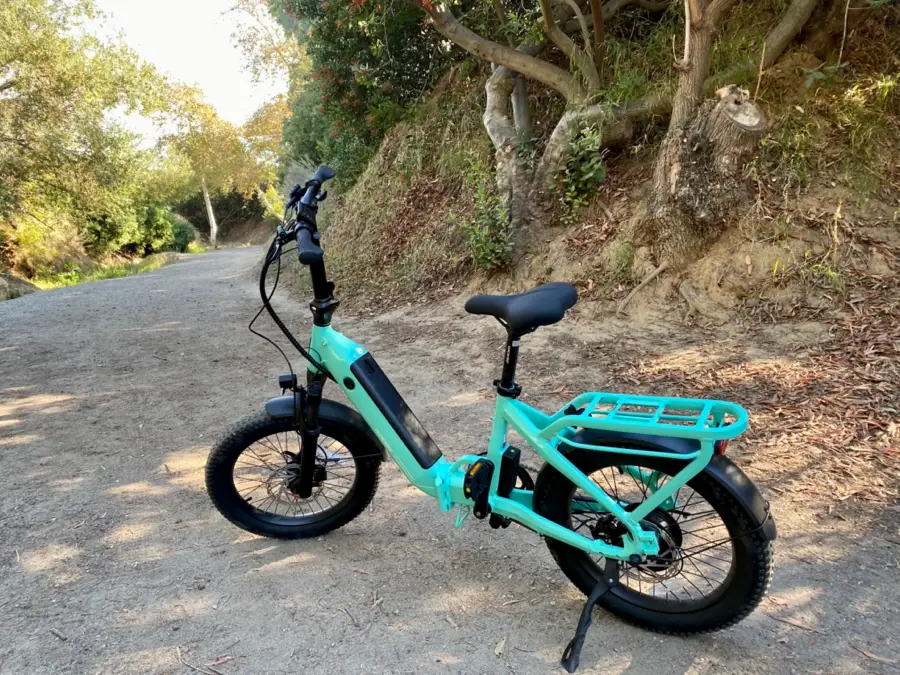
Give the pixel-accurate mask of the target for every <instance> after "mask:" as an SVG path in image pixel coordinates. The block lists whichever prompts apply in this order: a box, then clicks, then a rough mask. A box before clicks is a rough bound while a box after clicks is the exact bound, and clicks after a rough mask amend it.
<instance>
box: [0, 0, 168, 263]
mask: <svg viewBox="0 0 900 675" xmlns="http://www.w3.org/2000/svg"><path fill="white" fill-rule="evenodd" d="M101 19H102V16H101V15H100V14H99V13H98V12H97V11H96V9H95V7H94V5H93V3H92V2H91V0H6V1H5V2H3V3H0V64H2V66H0V186H2V188H0V231H2V232H3V233H4V234H3V240H4V246H3V251H2V253H0V255H2V256H3V258H4V261H5V263H6V264H8V265H9V266H11V267H13V268H16V269H17V270H18V271H19V272H22V273H25V274H26V275H27V274H34V273H35V272H36V271H37V269H38V268H41V267H46V266H51V267H52V266H53V265H54V264H56V263H57V262H58V263H59V264H64V263H65V262H66V261H68V262H70V263H71V262H74V261H77V260H79V259H80V257H83V249H86V250H87V251H88V252H89V253H90V254H92V255H94V256H100V255H103V254H105V253H107V252H110V251H116V250H121V249H124V248H128V247H131V249H133V250H138V249H141V248H147V247H148V246H149V247H150V248H151V249H152V248H155V247H156V246H158V245H161V242H160V240H158V238H157V234H158V233H159V231H161V230H160V227H162V229H165V228H164V227H163V226H161V224H160V221H159V220H158V219H156V218H151V219H150V220H149V221H148V219H147V216H148V212H149V211H148V210H149V209H151V208H153V207H158V208H162V209H164V208H165V207H166V205H167V204H168V203H170V202H171V200H173V199H174V198H176V197H177V196H178V194H179V193H180V191H181V190H182V189H183V186H184V175H185V174H184V172H183V167H182V166H181V165H180V164H179V162H178V161H177V160H175V159H173V158H169V157H166V156H164V155H162V156H161V155H160V154H159V153H157V152H151V151H147V150H144V149H141V148H140V147H139V145H138V138H137V137H136V136H135V135H134V134H132V133H130V132H128V131H127V130H125V129H124V128H123V127H122V126H121V125H119V124H118V123H117V122H116V121H115V120H116V119H117V114H118V113H120V112H134V113H139V114H145V115H148V114H153V113H155V112H156V111H158V110H159V109H160V108H161V107H163V106H165V102H166V98H167V92H168V91H169V86H168V84H167V83H166V81H165V80H164V79H163V78H162V77H161V76H159V75H158V74H157V73H156V72H155V71H154V70H153V69H152V68H151V67H149V66H147V65H146V64H143V63H141V62H140V61H139V60H138V59H137V57H136V56H135V55H134V54H133V53H132V52H131V51H129V50H128V49H127V48H126V47H124V46H122V45H121V44H118V43H116V42H110V41H104V40H101V39H98V38H96V37H94V36H92V35H90V34H89V33H88V28H89V27H90V24H89V22H96V21H100V20H101ZM148 227H149V230H150V231H147V228H148ZM61 233H65V236H61ZM163 245H164V244H163Z"/></svg>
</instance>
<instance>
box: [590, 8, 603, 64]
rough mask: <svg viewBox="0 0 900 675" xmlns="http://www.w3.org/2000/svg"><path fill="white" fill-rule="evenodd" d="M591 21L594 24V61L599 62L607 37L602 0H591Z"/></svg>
mask: <svg viewBox="0 0 900 675" xmlns="http://www.w3.org/2000/svg"><path fill="white" fill-rule="evenodd" d="M590 2H591V22H592V23H593V24H594V63H597V64H598V67H599V61H600V58H601V57H602V56H603V53H602V50H603V41H604V40H605V39H606V24H605V23H604V21H603V6H602V5H601V4H600V0H590Z"/></svg>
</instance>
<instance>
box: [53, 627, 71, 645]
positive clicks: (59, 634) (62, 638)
mask: <svg viewBox="0 0 900 675" xmlns="http://www.w3.org/2000/svg"><path fill="white" fill-rule="evenodd" d="M50 632H51V633H53V634H54V635H55V636H56V637H58V638H59V639H60V640H62V641H63V642H65V641H66V640H68V639H69V638H67V637H66V636H65V635H63V634H62V633H60V632H59V631H58V630H56V629H55V628H51V629H50Z"/></svg>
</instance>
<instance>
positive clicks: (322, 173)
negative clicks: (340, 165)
mask: <svg viewBox="0 0 900 675" xmlns="http://www.w3.org/2000/svg"><path fill="white" fill-rule="evenodd" d="M335 175H336V173H335V171H334V169H332V168H331V167H330V166H325V165H324V164H323V165H322V166H320V167H319V168H318V169H316V172H315V173H314V174H313V177H312V178H310V180H311V181H315V182H316V183H318V184H319V185H321V184H322V183H324V182H325V181H326V180H331V179H332V178H334V177H335Z"/></svg>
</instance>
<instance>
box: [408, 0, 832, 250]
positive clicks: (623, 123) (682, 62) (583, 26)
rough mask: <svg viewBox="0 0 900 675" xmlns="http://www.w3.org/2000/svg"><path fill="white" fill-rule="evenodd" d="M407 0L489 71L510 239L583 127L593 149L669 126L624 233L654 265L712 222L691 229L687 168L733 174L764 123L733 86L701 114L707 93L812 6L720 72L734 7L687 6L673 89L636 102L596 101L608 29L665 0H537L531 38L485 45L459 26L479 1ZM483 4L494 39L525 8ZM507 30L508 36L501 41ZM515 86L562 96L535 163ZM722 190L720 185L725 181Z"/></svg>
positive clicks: (490, 122)
mask: <svg viewBox="0 0 900 675" xmlns="http://www.w3.org/2000/svg"><path fill="white" fill-rule="evenodd" d="M409 2H412V3H414V4H416V5H417V6H418V7H420V8H421V9H422V11H423V12H424V13H425V14H426V15H427V17H428V22H429V23H430V25H431V26H432V27H433V28H434V29H435V30H436V31H437V32H439V33H440V34H441V35H442V36H444V37H445V38H446V39H447V40H449V41H451V42H452V43H454V44H455V45H457V46H458V47H461V48H462V49H464V50H466V51H467V52H469V53H470V54H472V55H474V56H477V57H479V58H481V59H484V60H485V61H488V62H490V63H491V64H492V74H491V76H490V78H489V79H488V82H487V85H486V93H487V98H486V106H485V112H484V126H485V128H486V130H487V133H488V135H489V136H490V138H491V141H492V142H493V145H494V147H495V150H496V173H497V182H498V188H499V191H500V194H501V195H502V197H503V198H504V199H505V200H506V201H507V202H508V207H509V212H510V214H511V221H512V225H513V227H515V228H517V229H519V230H520V231H521V236H520V237H519V238H520V239H521V238H523V237H524V236H525V231H526V226H527V225H528V224H529V223H531V222H533V220H534V216H535V213H534V208H535V207H538V208H539V209H540V208H541V207H546V205H547V204H550V203H552V201H553V200H552V199H551V198H550V197H551V195H552V193H553V192H554V191H555V189H556V186H555V182H556V179H557V177H558V175H559V172H560V170H561V169H562V168H563V167H564V166H565V164H566V160H567V158H568V156H569V152H570V148H571V146H572V142H573V140H574V139H575V137H576V135H577V134H578V133H580V132H581V131H582V130H583V129H585V127H587V126H591V125H594V126H597V127H599V129H600V135H599V141H598V148H597V149H598V150H599V149H602V148H604V147H608V146H612V145H616V144H624V143H626V142H628V141H629V140H630V139H631V138H632V137H633V135H634V133H635V130H636V129H637V128H639V126H640V125H641V124H643V123H645V122H647V121H649V120H651V119H654V118H656V119H665V118H666V117H669V118H670V125H669V130H668V133H667V136H666V139H665V141H664V143H663V145H662V149H661V151H660V154H659V158H658V160H657V166H656V171H655V178H654V181H653V192H652V197H651V200H650V204H649V205H648V208H647V210H646V211H645V214H644V217H643V218H642V219H641V221H640V222H638V223H636V224H635V225H634V226H633V228H632V229H633V232H632V235H633V236H634V237H635V238H637V239H643V240H647V241H651V242H654V243H658V244H659V245H657V246H655V253H657V254H658V255H657V261H658V262H659V263H661V264H680V263H681V262H683V259H684V253H685V251H686V250H688V249H689V248H690V247H691V246H693V245H696V244H697V242H698V241H699V239H702V236H701V235H703V236H705V235H706V234H709V233H710V232H711V231H712V230H714V229H715V227H712V226H710V227H708V228H705V229H703V228H701V230H699V231H698V229H697V228H695V227H694V225H695V220H696V217H697V216H698V214H700V215H702V213H701V212H702V210H703V205H702V204H698V203H689V202H690V200H689V199H687V200H684V199H681V197H683V196H684V195H685V194H686V193H688V192H689V191H690V189H691V188H692V186H693V184H694V183H695V182H696V181H694V178H693V172H694V171H695V170H699V169H701V168H703V167H704V166H705V163H706V162H707V160H708V159H709V157H707V155H709V156H711V157H713V158H714V159H715V162H714V164H715V169H716V171H717V172H719V173H720V175H722V176H725V175H727V176H728V177H729V180H730V179H731V178H734V176H735V174H736V173H738V172H739V170H740V168H741V167H740V166H738V165H739V164H740V163H741V162H742V161H743V160H745V159H746V155H747V149H748V148H750V149H752V147H753V146H754V145H755V141H756V139H758V136H759V133H760V131H761V129H762V128H763V125H764V122H763V120H762V118H761V115H759V111H758V110H756V109H755V107H754V106H753V104H752V103H751V102H750V101H747V100H746V98H745V97H744V96H743V94H742V92H741V91H740V90H739V89H735V88H726V89H722V91H721V93H720V95H719V97H718V99H717V102H716V103H712V104H710V105H709V106H707V107H706V108H703V109H702V110H701V104H702V102H703V101H704V98H705V95H706V94H708V93H712V91H714V90H715V89H717V88H719V87H720V86H721V85H724V84H728V83H729V81H737V80H740V79H742V78H743V77H745V76H746V75H747V74H748V73H752V72H755V71H756V69H757V68H759V67H760V64H761V63H762V67H767V66H768V65H771V64H772V63H773V62H774V61H775V60H776V59H777V58H778V57H779V56H780V55H781V54H782V53H783V52H784V50H785V49H786V48H787V46H788V45H789V44H790V43H791V42H792V41H793V40H794V38H795V37H796V36H797V35H798V34H799V33H800V31H801V29H802V28H803V27H804V25H805V24H806V22H807V21H808V20H809V18H810V16H811V14H812V12H813V9H814V8H815V6H816V4H817V3H816V0H791V2H790V3H789V5H788V6H787V8H786V9H785V10H784V13H783V15H782V18H781V19H780V21H779V22H778V23H777V24H776V25H775V26H774V27H773V28H772V30H771V31H770V32H769V34H768V36H767V38H766V40H765V43H764V45H760V49H759V53H758V55H756V56H750V57H748V60H747V62H746V63H743V64H740V65H739V67H737V68H736V69H735V70H734V71H732V72H730V73H726V74H722V73H716V74H711V73H710V50H711V47H712V44H713V42H714V40H715V37H716V32H717V30H718V28H719V27H720V25H721V24H722V22H723V21H724V19H725V17H726V16H727V14H728V12H729V11H730V10H731V8H732V7H733V5H734V4H735V2H736V0H685V2H684V20H683V22H684V37H683V38H682V39H681V45H680V47H681V54H682V55H681V56H679V57H676V58H675V59H674V62H673V65H672V67H673V69H675V70H676V71H677V73H678V83H677V89H676V91H675V93H674V94H671V93H668V92H666V91H662V92H661V93H657V94H652V95H649V96H646V97H644V98H640V99H636V100H624V101H617V102H610V101H607V100H604V96H603V92H604V90H605V76H606V74H605V72H604V59H603V55H604V35H605V27H606V23H607V22H608V21H609V20H610V19H612V18H613V17H614V16H616V15H617V14H618V13H619V12H621V11H622V10H624V9H625V8H626V7H629V6H631V5H639V6H640V7H641V8H643V9H644V10H646V11H650V12H660V11H664V10H666V9H667V7H668V2H666V0H660V1H658V2H656V1H654V0H607V1H606V2H604V3H601V2H600V1H599V0H539V2H538V7H537V9H538V10H539V16H540V24H541V25H540V31H539V32H535V31H527V32H526V34H525V35H524V36H523V39H521V40H520V41H519V42H518V43H517V44H510V43H509V41H508V40H506V41H501V40H496V39H490V37H489V33H490V31H488V30H486V29H485V28H484V26H483V24H482V25H481V26H475V25H472V26H471V27H470V26H469V25H467V23H465V22H468V17H469V15H470V13H471V12H470V10H471V8H472V7H473V6H476V5H478V4H479V0H475V2H465V1H463V0H451V1H449V2H435V1H433V0H409ZM490 4H491V6H493V7H494V9H495V16H496V20H497V22H499V23H500V24H501V30H500V33H501V34H503V32H504V31H503V30H502V28H503V24H504V23H505V24H513V23H516V22H519V23H521V19H519V18H517V17H520V15H521V14H522V13H523V12H522V8H523V7H525V8H526V9H527V3H526V4H525V5H522V4H520V3H506V2H505V0H492V2H491V3H490ZM464 21H465V22H464ZM494 32H496V30H495V31H494ZM513 32H514V31H512V30H507V31H506V34H507V35H509V34H511V33H513ZM673 48H674V45H673ZM522 78H525V79H527V81H528V82H529V83H530V84H531V86H535V85H536V86H538V87H543V88H549V89H552V90H554V91H556V92H557V93H558V94H559V95H560V96H562V98H563V99H564V100H565V108H564V111H563V113H562V115H561V116H560V117H559V119H558V120H557V121H556V122H555V125H554V127H553V131H552V132H551V133H550V135H549V137H548V139H547V142H546V144H545V145H544V147H543V150H542V152H541V153H540V155H539V156H538V157H537V158H536V159H535V160H533V161H529V159H528V157H527V153H526V152H524V150H525V149H526V143H527V141H528V135H529V128H528V120H527V116H525V115H524V114H523V111H522V106H521V91H520V84H519V83H520V81H521V80H522ZM698 111H700V112H701V113H702V116H703V119H704V120H706V119H709V120H712V121H713V122H714V123H713V124H710V125H707V124H704V123H702V121H701V120H699V117H698ZM689 140H690V141H691V142H693V143H694V145H690V143H688V142H687V141H689ZM699 141H702V143H699ZM686 146H690V147H691V148H697V147H701V146H702V147H703V148H704V153H705V154H704V156H703V159H702V161H701V158H700V156H699V155H693V156H690V157H689V156H686V155H685V154H684V152H685V148H686ZM720 184H721V185H722V186H725V185H726V184H729V181H720ZM710 199H711V200H713V201H715V202H716V204H715V205H714V206H715V209H714V210H715V213H714V214H713V216H711V217H713V218H719V217H720V216H721V215H722V214H721V213H720V212H719V211H720V210H721V207H720V203H721V200H722V195H721V194H715V195H711V196H710ZM716 226H718V221H717V223H716ZM670 258H671V260H669V259H670Z"/></svg>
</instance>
